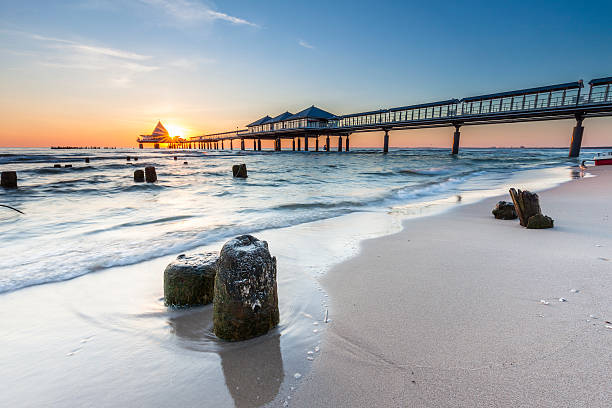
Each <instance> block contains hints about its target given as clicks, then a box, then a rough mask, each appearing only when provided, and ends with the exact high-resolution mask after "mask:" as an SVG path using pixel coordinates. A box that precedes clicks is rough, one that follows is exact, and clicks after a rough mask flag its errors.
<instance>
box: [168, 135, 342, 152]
mask: <svg viewBox="0 0 612 408" xmlns="http://www.w3.org/2000/svg"><path fill="white" fill-rule="evenodd" d="M334 137H337V138H338V144H337V149H338V151H339V152H341V151H343V150H345V151H347V152H348V151H350V142H349V138H348V136H346V137H343V136H334ZM312 138H314V139H315V149H314V150H315V151H316V152H318V151H319V137H316V136H315V137H297V138H293V139H292V148H291V150H292V151H296V150H297V151H302V139H304V148H303V150H304V151H309V150H310V149H309V143H308V142H309V139H312ZM343 138H344V139H345V140H344V141H343V140H342V139H343ZM252 140H253V150H254V151H261V139H252ZM296 140H297V143H296ZM226 141H229V150H234V143H233V141H234V139H223V140H218V141H212V142H206V141H204V142H186V143H170V144H169V145H168V148H170V149H207V150H225V142H226ZM322 147H323V149H322V150H323V151H326V152H329V151H331V150H332V149H333V147H332V145H331V138H330V136H327V137H326V138H325V144H324V145H323V146H322ZM240 150H246V139H240ZM281 150H282V142H281V138H277V139H274V151H276V152H280V151H281Z"/></svg>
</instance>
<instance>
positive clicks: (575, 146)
mask: <svg viewBox="0 0 612 408" xmlns="http://www.w3.org/2000/svg"><path fill="white" fill-rule="evenodd" d="M583 120H584V114H582V113H577V114H576V127H574V131H573V132H572V140H571V141H570V151H569V157H578V156H580V147H581V146H582V134H583V133H584V127H583V126H582V121H583Z"/></svg>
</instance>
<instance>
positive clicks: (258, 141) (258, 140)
mask: <svg viewBox="0 0 612 408" xmlns="http://www.w3.org/2000/svg"><path fill="white" fill-rule="evenodd" d="M257 151H258V152H261V139H257Z"/></svg>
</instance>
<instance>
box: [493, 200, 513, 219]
mask: <svg viewBox="0 0 612 408" xmlns="http://www.w3.org/2000/svg"><path fill="white" fill-rule="evenodd" d="M491 212H492V213H493V215H494V216H495V218H497V219H498V220H514V219H516V218H517V217H518V216H517V215H516V210H515V209H514V204H512V203H509V202H507V201H500V202H498V203H497V205H496V206H495V208H494V209H493V211H491Z"/></svg>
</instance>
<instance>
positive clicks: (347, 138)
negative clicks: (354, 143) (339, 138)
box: [344, 136, 349, 152]
mask: <svg viewBox="0 0 612 408" xmlns="http://www.w3.org/2000/svg"><path fill="white" fill-rule="evenodd" d="M344 150H346V151H347V152H348V151H349V137H348V136H347V137H346V149H344Z"/></svg>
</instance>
